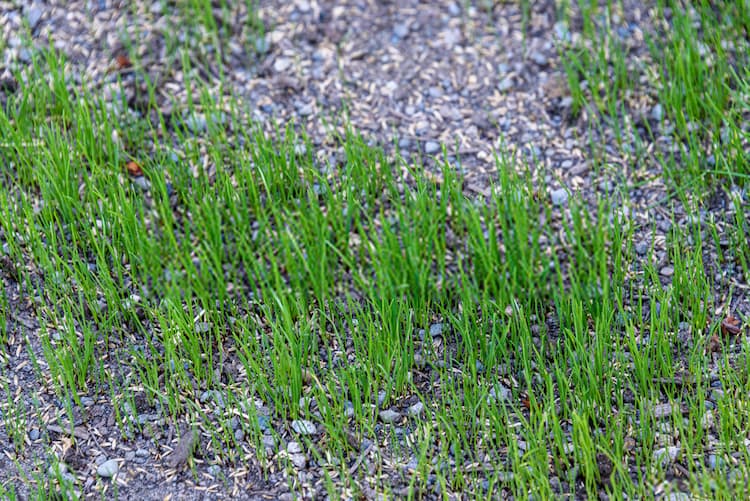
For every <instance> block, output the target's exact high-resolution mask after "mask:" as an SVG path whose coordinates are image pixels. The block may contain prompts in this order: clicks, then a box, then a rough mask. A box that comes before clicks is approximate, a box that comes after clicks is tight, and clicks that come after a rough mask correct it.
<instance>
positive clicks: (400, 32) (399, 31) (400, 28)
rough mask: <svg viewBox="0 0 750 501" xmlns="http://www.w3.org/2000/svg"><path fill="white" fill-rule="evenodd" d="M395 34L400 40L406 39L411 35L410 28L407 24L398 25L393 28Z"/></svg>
mask: <svg viewBox="0 0 750 501" xmlns="http://www.w3.org/2000/svg"><path fill="white" fill-rule="evenodd" d="M393 34H394V35H396V36H397V37H398V38H404V37H406V36H407V35H408V34H409V26H408V25H407V24H405V23H396V24H395V25H394V26H393Z"/></svg>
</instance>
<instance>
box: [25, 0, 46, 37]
mask: <svg viewBox="0 0 750 501" xmlns="http://www.w3.org/2000/svg"><path fill="white" fill-rule="evenodd" d="M43 14H44V10H42V7H41V6H40V5H39V4H38V3H36V2H34V3H32V4H31V6H30V7H29V8H28V9H27V10H26V20H27V21H28V22H29V28H31V30H32V31H33V30H34V28H36V27H37V25H38V24H39V21H41V20H42V15H43Z"/></svg>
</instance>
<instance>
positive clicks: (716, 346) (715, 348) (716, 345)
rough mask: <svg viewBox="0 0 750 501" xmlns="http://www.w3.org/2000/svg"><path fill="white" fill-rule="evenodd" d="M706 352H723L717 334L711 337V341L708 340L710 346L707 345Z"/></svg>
mask: <svg viewBox="0 0 750 501" xmlns="http://www.w3.org/2000/svg"><path fill="white" fill-rule="evenodd" d="M706 351H707V352H708V353H719V352H720V351H721V341H720V340H719V336H717V335H716V334H714V335H713V336H711V339H709V340H708V344H707V345H706Z"/></svg>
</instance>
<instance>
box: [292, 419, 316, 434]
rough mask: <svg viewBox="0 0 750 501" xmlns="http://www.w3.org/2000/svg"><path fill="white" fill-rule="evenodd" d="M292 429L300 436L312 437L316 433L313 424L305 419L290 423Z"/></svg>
mask: <svg viewBox="0 0 750 501" xmlns="http://www.w3.org/2000/svg"><path fill="white" fill-rule="evenodd" d="M292 429H293V430H294V431H295V432H297V433H299V434H300V435H314V434H315V432H316V431H318V430H317V428H316V427H315V424H314V423H313V422H312V421H308V420H306V419H295V420H294V421H292Z"/></svg>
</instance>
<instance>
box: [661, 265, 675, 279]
mask: <svg viewBox="0 0 750 501" xmlns="http://www.w3.org/2000/svg"><path fill="white" fill-rule="evenodd" d="M659 274H660V275H661V276H663V277H671V276H672V275H674V266H664V267H663V268H662V269H660V270H659Z"/></svg>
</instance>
